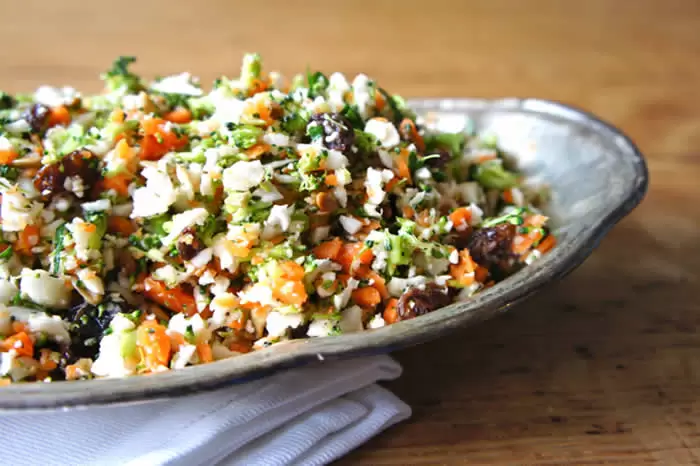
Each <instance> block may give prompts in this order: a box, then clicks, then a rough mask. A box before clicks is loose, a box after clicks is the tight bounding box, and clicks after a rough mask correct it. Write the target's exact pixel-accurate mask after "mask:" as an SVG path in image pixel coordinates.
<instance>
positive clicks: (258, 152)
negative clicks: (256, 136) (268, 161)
mask: <svg viewBox="0 0 700 466" xmlns="http://www.w3.org/2000/svg"><path fill="white" fill-rule="evenodd" d="M270 149H271V147H270V145H269V144H264V143H260V144H256V145H254V146H253V147H251V148H249V149H246V151H245V155H246V157H248V159H250V160H253V159H259V158H260V157H261V156H262V155H263V154H265V153H266V152H270Z"/></svg>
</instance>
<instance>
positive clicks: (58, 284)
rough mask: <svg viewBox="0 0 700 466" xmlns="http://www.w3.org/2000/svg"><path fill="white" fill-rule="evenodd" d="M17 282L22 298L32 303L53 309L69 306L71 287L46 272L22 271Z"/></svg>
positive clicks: (38, 270)
mask: <svg viewBox="0 0 700 466" xmlns="http://www.w3.org/2000/svg"><path fill="white" fill-rule="evenodd" d="M20 276H21V278H20V282H19V289H20V292H21V293H22V296H24V297H25V298H28V299H29V300H31V301H32V302H34V303H36V304H38V305H40V306H46V307H49V308H54V309H66V308H68V307H69V306H70V298H71V286H70V285H69V284H67V283H66V281H65V280H63V279H61V278H56V277H54V276H52V275H51V274H50V273H49V272H47V271H46V270H40V269H37V270H31V269H23V270H22V273H21V275H20Z"/></svg>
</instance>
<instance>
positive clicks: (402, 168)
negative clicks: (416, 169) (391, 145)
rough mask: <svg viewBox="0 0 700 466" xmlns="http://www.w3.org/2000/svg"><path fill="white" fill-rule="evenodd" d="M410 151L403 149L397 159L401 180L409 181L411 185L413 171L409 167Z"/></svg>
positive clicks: (397, 170) (398, 173) (397, 169)
mask: <svg viewBox="0 0 700 466" xmlns="http://www.w3.org/2000/svg"><path fill="white" fill-rule="evenodd" d="M408 156H409V153H408V150H407V149H401V152H400V153H399V155H398V157H396V159H395V161H396V172H397V173H396V174H397V175H399V176H400V177H401V178H404V179H406V180H408V182H409V183H412V181H411V170H410V168H409V167H408Z"/></svg>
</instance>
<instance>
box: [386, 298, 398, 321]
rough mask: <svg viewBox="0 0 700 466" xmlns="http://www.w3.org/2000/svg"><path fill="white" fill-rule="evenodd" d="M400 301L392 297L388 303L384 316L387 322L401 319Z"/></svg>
mask: <svg viewBox="0 0 700 466" xmlns="http://www.w3.org/2000/svg"><path fill="white" fill-rule="evenodd" d="M398 303H399V300H398V299H396V298H391V299H390V300H389V301H388V302H387V303H386V307H385V308H384V313H383V315H382V317H384V322H386V323H387V324H393V323H394V322H396V321H397V320H399V312H398Z"/></svg>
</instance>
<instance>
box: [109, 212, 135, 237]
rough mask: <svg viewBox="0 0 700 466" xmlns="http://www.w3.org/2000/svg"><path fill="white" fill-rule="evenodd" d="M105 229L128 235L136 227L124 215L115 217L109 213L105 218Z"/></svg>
mask: <svg viewBox="0 0 700 466" xmlns="http://www.w3.org/2000/svg"><path fill="white" fill-rule="evenodd" d="M107 231H109V232H110V233H119V234H121V235H123V236H129V235H130V234H132V233H133V232H135V231H136V227H135V226H134V224H133V223H131V220H129V219H128V218H126V217H117V216H115V215H110V216H109V217H108V218H107Z"/></svg>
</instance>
